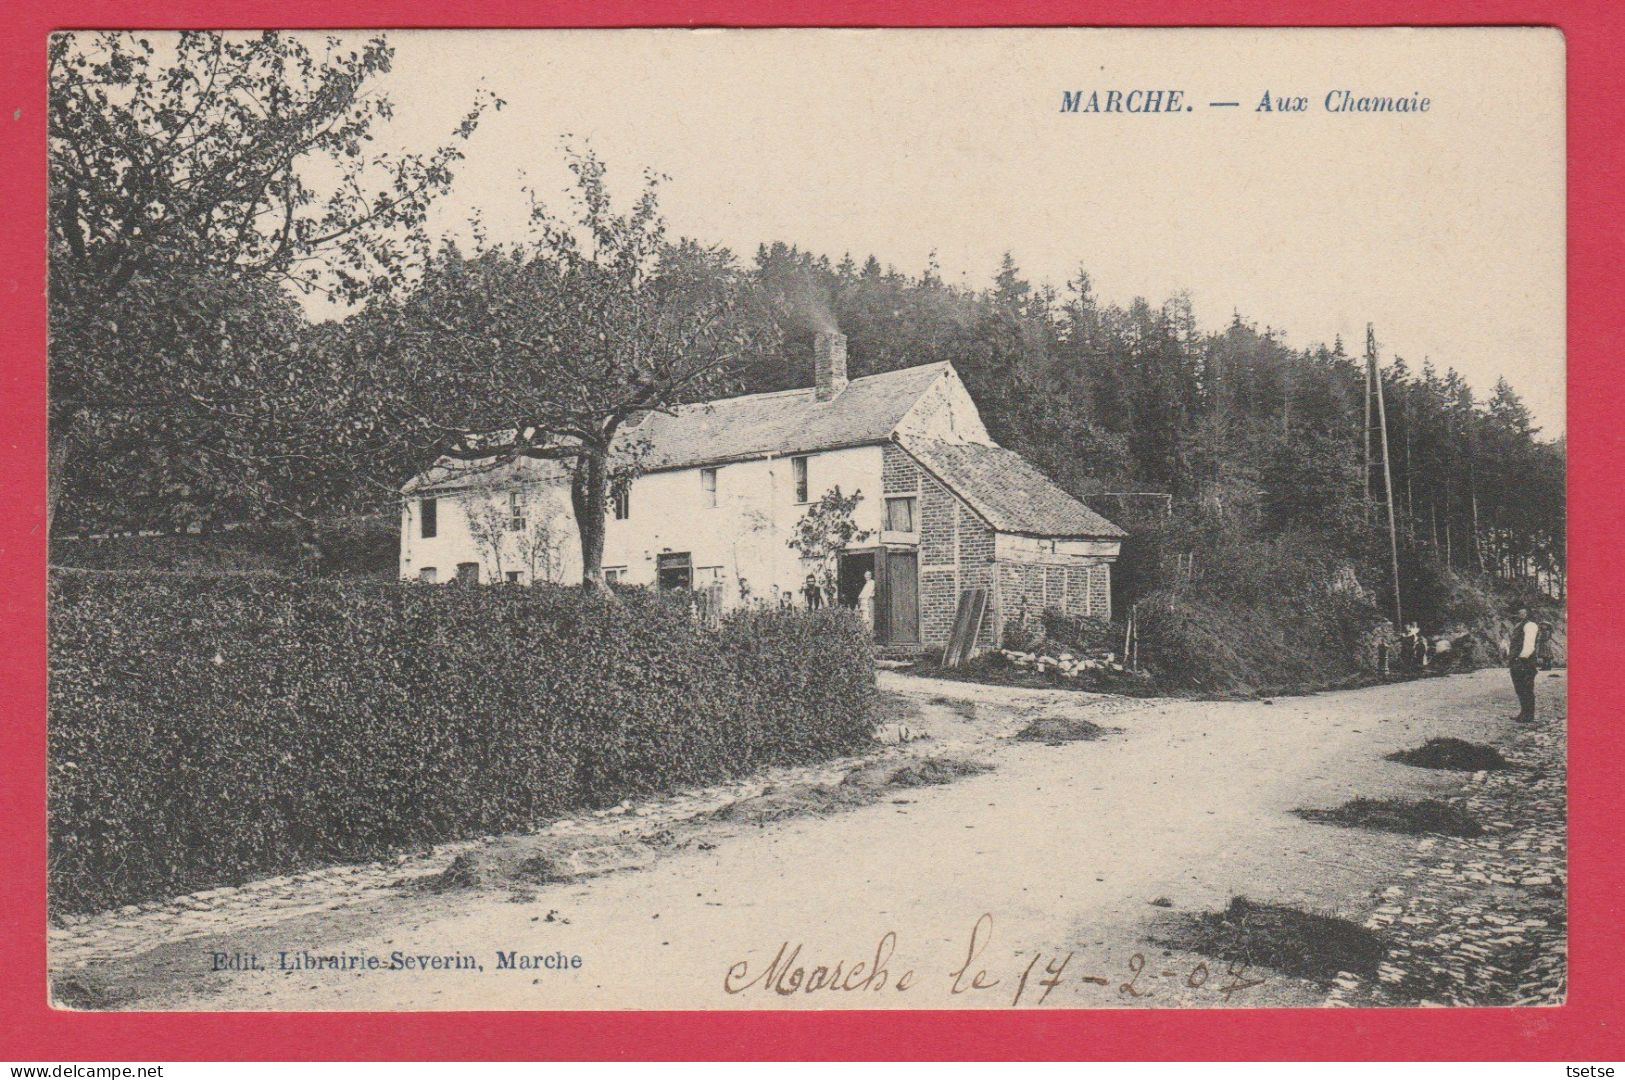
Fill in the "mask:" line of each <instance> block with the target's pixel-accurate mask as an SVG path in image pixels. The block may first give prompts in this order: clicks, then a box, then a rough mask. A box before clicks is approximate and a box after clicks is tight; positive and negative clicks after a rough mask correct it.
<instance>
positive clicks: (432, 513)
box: [418, 499, 440, 540]
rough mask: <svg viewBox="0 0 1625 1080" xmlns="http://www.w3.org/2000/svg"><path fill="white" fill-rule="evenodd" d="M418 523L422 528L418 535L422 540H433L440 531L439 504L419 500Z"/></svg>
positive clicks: (429, 500)
mask: <svg viewBox="0 0 1625 1080" xmlns="http://www.w3.org/2000/svg"><path fill="white" fill-rule="evenodd" d="M418 523H419V524H420V525H421V526H422V528H421V529H420V530H419V533H420V535H421V536H422V537H423V539H425V540H430V539H433V537H434V535H435V534H436V533H437V532H439V531H440V504H439V503H438V502H436V501H435V500H434V499H419V500H418Z"/></svg>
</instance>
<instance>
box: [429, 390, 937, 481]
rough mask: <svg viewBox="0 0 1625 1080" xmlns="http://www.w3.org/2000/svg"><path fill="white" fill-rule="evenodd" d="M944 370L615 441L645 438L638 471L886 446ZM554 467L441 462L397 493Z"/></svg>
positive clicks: (683, 409) (661, 425)
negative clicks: (477, 466) (476, 466)
mask: <svg viewBox="0 0 1625 1080" xmlns="http://www.w3.org/2000/svg"><path fill="white" fill-rule="evenodd" d="M948 368H949V365H948V364H946V363H938V364H925V365H922V366H920V367H912V368H902V369H900V370H897V371H885V372H881V373H880V374H878V375H865V376H864V377H863V378H861V379H853V380H852V381H851V382H849V383H847V384H846V387H845V389H843V390H842V391H841V392H840V393H839V394H837V395H835V396H834V397H833V398H831V399H830V400H828V401H819V400H818V399H817V396H816V394H815V392H814V390H813V388H812V387H810V386H808V387H803V388H801V389H798V390H781V391H777V392H775V393H769V394H747V395H745V396H744V397H735V398H721V399H719V400H717V401H707V402H702V403H700V404H695V405H679V406H677V407H676V408H674V409H673V410H671V411H670V412H653V413H649V414H648V415H647V416H645V417H644V419H643V421H642V422H641V423H637V424H634V425H628V426H623V427H622V429H621V431H620V434H619V436H618V437H617V442H618V443H619V444H620V445H627V444H628V443H629V442H630V441H631V440H633V439H638V440H646V446H645V448H644V457H643V470H644V471H645V472H650V471H654V470H660V469H683V468H693V467H695V466H699V465H711V464H720V463H723V462H728V461H741V460H745V459H748V458H755V457H762V456H763V455H766V454H810V453H816V452H817V451H820V450H839V449H841V448H843V447H849V446H872V445H874V444H876V443H883V442H886V441H888V440H890V438H891V435H892V432H893V431H895V430H896V429H897V425H898V424H899V423H900V422H901V421H902V419H903V417H904V416H905V415H906V414H907V413H908V411H909V409H911V408H913V407H914V404H915V402H917V401H919V400H920V396H921V395H922V394H924V393H925V392H926V390H928V389H929V388H930V387H931V384H932V383H933V382H935V381H936V380H937V379H939V378H941V377H942V375H943V373H944V372H946V371H947V370H948ZM562 475H563V472H562V470H561V468H560V466H559V464H558V463H557V462H555V461H551V460H547V459H535V458H525V459H521V460H519V461H516V462H514V463H513V465H512V466H503V467H500V468H497V469H494V470H482V471H472V470H470V468H469V466H467V465H461V466H458V465H448V464H447V462H446V461H445V460H442V461H440V462H437V463H436V464H435V465H434V466H433V467H432V468H430V469H429V470H427V471H426V472H424V473H422V474H421V475H419V476H417V477H415V478H414V479H413V480H412V481H411V482H409V483H408V484H407V485H406V486H405V487H404V488H403V489H402V490H403V491H404V492H405V493H407V494H411V493H412V492H415V491H422V490H425V489H427V488H438V489H440V490H444V491H450V490H461V489H468V488H484V487H500V486H502V485H503V484H505V483H512V482H515V481H519V482H547V481H553V480H557V479H559V478H560V477H561V476H562Z"/></svg>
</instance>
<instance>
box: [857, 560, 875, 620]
mask: <svg viewBox="0 0 1625 1080" xmlns="http://www.w3.org/2000/svg"><path fill="white" fill-rule="evenodd" d="M858 617H859V618H860V619H862V620H863V625H864V626H867V627H868V628H869V632H870V633H873V632H874V629H875V572H874V571H873V570H865V571H864V572H863V588H861V589H859V590H858Z"/></svg>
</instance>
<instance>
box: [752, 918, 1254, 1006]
mask: <svg viewBox="0 0 1625 1080" xmlns="http://www.w3.org/2000/svg"><path fill="white" fill-rule="evenodd" d="M992 940H993V916H992V915H987V914H984V915H982V916H981V917H980V918H978V919H977V920H976V924H975V925H974V926H972V927H971V932H970V938H969V941H968V942H967V944H966V945H965V951H964V953H963V954H961V956H960V957H956V958H955V960H956V961H958V966H956V967H950V966H948V965H947V964H945V965H943V966H942V967H940V968H935V969H928V968H925V967H923V966H911V965H908V964H905V963H903V962H902V961H900V960H899V959H898V955H897V944H898V942H897V932H896V931H894V930H888V931H886V933H884V934H882V935H881V937H880V940H879V941H878V942H877V943H876V944H875V948H874V950H873V952H869V953H864V954H861V955H860V956H857V957H850V958H844V959H837V960H835V961H834V962H833V963H830V962H825V961H823V960H817V961H814V960H805V959H803V958H802V951H803V949H802V945H801V944H800V943H799V942H798V943H796V944H793V945H792V944H791V943H790V942H788V941H786V942H784V943H782V944H781V945H780V946H779V947H778V950H777V952H775V953H774V954H773V958H772V959H771V960H769V961H767V962H766V963H765V964H763V963H760V962H757V961H751V960H748V959H747V960H740V961H737V962H735V963H734V964H732V965H730V966H729V967H728V971H727V974H726V975H724V976H723V979H722V988H723V990H724V991H725V992H727V993H729V994H744V993H747V992H750V991H754V992H756V993H758V994H772V995H777V996H778V997H793V996H795V995H798V994H803V995H807V994H863V993H874V994H881V993H889V994H902V993H908V992H909V991H911V990H914V989H915V988H916V987H917V986H922V985H924V986H935V987H937V988H938V989H940V990H946V991H947V993H948V994H949V995H950V996H951V997H957V998H966V999H974V1000H976V1001H977V1002H978V1003H979V1004H984V1005H988V1006H991V1005H997V1004H1003V1005H1006V1006H1010V1007H1016V1006H1021V1005H1043V1004H1045V1003H1046V1002H1050V995H1051V994H1053V993H1054V992H1055V991H1057V990H1061V991H1062V992H1063V993H1066V992H1072V993H1082V992H1083V991H1084V990H1085V989H1087V988H1095V987H1105V988H1106V991H1105V992H1106V993H1112V988H1113V986H1114V985H1115V987H1116V990H1115V995H1116V996H1117V997H1118V998H1120V999H1123V1000H1124V1001H1125V1002H1139V1001H1142V1000H1143V999H1154V998H1156V997H1157V996H1158V993H1159V991H1160V989H1161V986H1162V982H1163V980H1174V981H1175V983H1176V985H1177V986H1178V987H1181V988H1183V989H1185V990H1189V991H1200V992H1203V993H1213V994H1216V995H1218V996H1219V997H1221V998H1222V999H1223V1000H1224V1001H1225V1002H1226V1003H1229V1002H1230V1001H1231V1000H1232V998H1233V997H1234V996H1235V995H1237V994H1239V993H1241V992H1242V991H1244V990H1248V989H1250V988H1252V987H1255V986H1259V985H1261V984H1262V983H1263V982H1264V980H1263V979H1262V978H1258V977H1256V976H1254V975H1252V974H1250V973H1249V969H1248V966H1247V965H1246V964H1244V963H1240V962H1237V961H1232V962H1227V963H1224V964H1223V965H1222V968H1221V969H1220V970H1213V969H1210V968H1209V966H1208V964H1207V963H1206V962H1202V961H1199V962H1197V963H1196V964H1195V966H1193V967H1188V968H1186V967H1181V968H1180V969H1179V970H1172V969H1169V968H1166V967H1155V966H1148V962H1147V960H1146V957H1145V954H1144V953H1138V952H1137V953H1134V954H1133V955H1131V956H1130V957H1129V958H1128V962H1127V964H1126V970H1119V971H1115V972H1114V973H1113V974H1111V975H1107V974H1102V973H1098V972H1092V971H1088V970H1085V965H1084V964H1083V963H1082V962H1081V961H1080V962H1078V963H1074V960H1075V958H1076V956H1077V952H1076V951H1075V950H1074V951H1068V952H1064V953H1063V952H1059V951H1057V952H1054V953H1048V952H1044V951H1042V950H1039V951H1035V952H1034V953H1033V954H1032V956H1031V958H1030V959H1028V960H1027V961H1026V963H1025V964H1023V963H1022V962H1021V958H1020V954H1012V958H1011V962H1010V965H1009V967H1008V968H1006V967H1004V966H1002V965H999V964H997V963H995V962H993V961H990V960H987V959H985V957H986V956H987V955H989V953H988V947H989V945H990V944H991V942H992ZM953 962H954V961H950V964H951V963H953ZM1058 1000H1059V999H1057V1002H1051V1003H1052V1004H1053V1003H1058ZM1145 1003H1146V1004H1150V1001H1149V1000H1147V1001H1145Z"/></svg>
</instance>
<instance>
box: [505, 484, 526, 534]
mask: <svg viewBox="0 0 1625 1080" xmlns="http://www.w3.org/2000/svg"><path fill="white" fill-rule="evenodd" d="M508 531H509V532H524V531H525V496H524V493H523V492H519V491H510V492H508Z"/></svg>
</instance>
